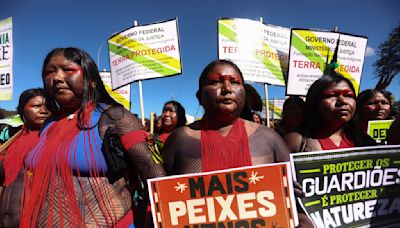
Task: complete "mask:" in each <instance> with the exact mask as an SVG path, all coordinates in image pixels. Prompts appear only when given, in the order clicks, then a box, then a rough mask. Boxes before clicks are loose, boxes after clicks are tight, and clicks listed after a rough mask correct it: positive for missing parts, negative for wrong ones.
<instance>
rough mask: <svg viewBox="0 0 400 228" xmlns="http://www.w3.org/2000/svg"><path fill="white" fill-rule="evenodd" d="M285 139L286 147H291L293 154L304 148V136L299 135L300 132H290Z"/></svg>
mask: <svg viewBox="0 0 400 228" xmlns="http://www.w3.org/2000/svg"><path fill="white" fill-rule="evenodd" d="M283 139H284V140H285V142H286V145H287V146H288V147H289V150H290V152H291V153H293V152H299V151H300V150H301V147H302V143H303V140H305V138H304V139H303V136H302V135H301V134H300V133H298V132H290V133H289V134H286V135H285V136H284V137H283Z"/></svg>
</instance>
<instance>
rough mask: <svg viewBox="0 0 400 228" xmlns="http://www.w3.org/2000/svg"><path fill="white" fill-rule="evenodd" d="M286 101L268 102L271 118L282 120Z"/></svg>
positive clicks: (273, 100)
mask: <svg viewBox="0 0 400 228" xmlns="http://www.w3.org/2000/svg"><path fill="white" fill-rule="evenodd" d="M284 103H285V99H272V100H268V104H269V105H268V107H269V118H271V119H275V120H276V119H282V109H283V104H284Z"/></svg>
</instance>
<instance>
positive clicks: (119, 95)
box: [100, 71, 131, 110]
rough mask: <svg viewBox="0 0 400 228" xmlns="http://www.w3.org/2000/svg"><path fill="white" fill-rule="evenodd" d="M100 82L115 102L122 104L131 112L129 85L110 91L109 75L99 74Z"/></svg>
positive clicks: (105, 73) (107, 73) (108, 73)
mask: <svg viewBox="0 0 400 228" xmlns="http://www.w3.org/2000/svg"><path fill="white" fill-rule="evenodd" d="M100 77H101V80H102V81H103V84H104V87H106V90H107V92H108V93H109V94H110V96H111V97H112V98H114V100H115V101H117V102H118V103H120V104H122V105H123V106H124V107H125V108H126V109H127V110H131V87H130V86H129V85H126V86H123V87H120V88H119V89H116V90H112V88H111V87H112V86H111V73H110V72H104V71H103V72H100Z"/></svg>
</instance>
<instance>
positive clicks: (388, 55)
mask: <svg viewBox="0 0 400 228" xmlns="http://www.w3.org/2000/svg"><path fill="white" fill-rule="evenodd" d="M378 56H379V59H378V60H377V61H376V62H375V63H374V67H375V73H376V75H377V77H378V78H379V81H378V83H377V84H376V87H375V88H376V89H381V90H384V89H385V88H386V87H387V86H389V84H390V83H391V82H392V80H393V78H394V77H395V76H396V75H397V74H399V73H400V24H399V25H398V26H397V27H396V28H394V29H393V31H392V32H391V33H390V34H389V36H388V38H387V39H386V40H385V42H383V43H382V44H380V45H379V51H378Z"/></svg>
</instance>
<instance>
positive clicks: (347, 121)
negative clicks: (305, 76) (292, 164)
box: [285, 72, 375, 152]
mask: <svg viewBox="0 0 400 228" xmlns="http://www.w3.org/2000/svg"><path fill="white" fill-rule="evenodd" d="M355 94H356V93H355V90H354V87H353V85H352V83H351V82H350V81H349V80H348V79H346V78H344V77H343V76H341V75H340V74H338V73H336V72H334V73H332V74H331V75H324V76H323V77H322V78H320V79H319V80H317V81H315V82H314V83H313V84H312V85H311V87H310V89H309V90H308V93H307V97H306V123H305V127H304V128H303V129H302V130H301V133H297V132H293V133H290V134H288V135H286V136H285V141H286V143H287V144H288V146H289V148H290V151H291V152H299V151H318V150H329V149H338V148H349V147H358V146H369V145H371V146H372V145H375V142H374V140H373V139H371V138H370V137H369V136H368V135H367V134H365V133H364V132H363V131H362V130H361V128H360V125H359V123H358V121H357V119H358V118H355V115H356V100H355V97H356V95H355Z"/></svg>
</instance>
